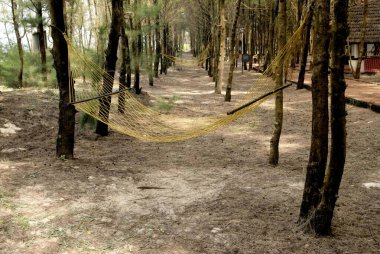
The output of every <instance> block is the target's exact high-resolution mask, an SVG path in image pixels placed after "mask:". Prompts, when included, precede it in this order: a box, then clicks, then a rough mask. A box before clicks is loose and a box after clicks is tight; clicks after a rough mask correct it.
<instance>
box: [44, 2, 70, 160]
mask: <svg viewBox="0 0 380 254" xmlns="http://www.w3.org/2000/svg"><path fill="white" fill-rule="evenodd" d="M63 7H64V1H63V0H50V1H49V9H50V18H51V24H52V25H53V26H54V27H55V28H53V29H52V31H51V33H52V38H53V50H52V53H53V58H54V67H55V69H56V73H57V82H58V88H59V120H58V137H57V145H56V152H57V157H59V158H66V159H69V158H73V157H74V133H75V112H76V111H75V108H74V106H73V105H71V104H69V103H70V92H71V91H70V86H69V70H68V69H69V66H68V63H69V60H68V50H67V43H66V41H65V39H64V38H63V35H62V33H61V32H60V31H65V30H66V29H65V21H64V14H63V9H64V8H63ZM58 29H59V30H58ZM73 89H74V88H73ZM72 93H74V92H73V91H72Z"/></svg>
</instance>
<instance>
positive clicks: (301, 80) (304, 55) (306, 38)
mask: <svg viewBox="0 0 380 254" xmlns="http://www.w3.org/2000/svg"><path fill="white" fill-rule="evenodd" d="M313 15H314V5H312V6H311V7H310V12H309V17H308V19H307V21H306V27H305V32H304V41H303V47H302V56H301V64H300V73H299V75H298V82H297V89H303V88H304V83H305V73H306V65H307V56H308V55H309V47H310V31H311V24H312V22H313Z"/></svg>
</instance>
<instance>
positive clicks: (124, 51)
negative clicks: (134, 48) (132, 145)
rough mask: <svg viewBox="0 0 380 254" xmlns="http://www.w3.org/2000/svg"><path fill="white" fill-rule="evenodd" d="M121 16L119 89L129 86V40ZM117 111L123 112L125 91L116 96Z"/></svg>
mask: <svg viewBox="0 0 380 254" xmlns="http://www.w3.org/2000/svg"><path fill="white" fill-rule="evenodd" d="M120 8H122V9H121V12H122V13H123V9H124V8H123V6H121V7H120ZM120 18H121V21H120V22H121V27H120V44H121V45H120V47H121V64H120V77H119V84H120V88H119V89H120V90H123V89H125V88H130V87H131V56H130V52H129V41H128V37H127V34H126V31H125V19H124V17H120ZM118 111H119V112H120V113H122V114H123V113H125V93H120V94H119V98H118Z"/></svg>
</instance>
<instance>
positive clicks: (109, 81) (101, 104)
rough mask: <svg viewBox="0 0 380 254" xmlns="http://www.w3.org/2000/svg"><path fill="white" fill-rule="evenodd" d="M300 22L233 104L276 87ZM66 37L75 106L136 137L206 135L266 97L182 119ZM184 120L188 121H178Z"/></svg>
mask: <svg viewBox="0 0 380 254" xmlns="http://www.w3.org/2000/svg"><path fill="white" fill-rule="evenodd" d="M305 20H306V19H305ZM304 24H305V22H303V23H302V24H301V25H300V27H299V28H298V29H297V31H296V32H295V33H294V34H293V35H292V37H291V38H290V39H289V40H288V42H287V44H286V46H285V47H284V48H283V50H281V52H280V53H279V54H278V55H277V57H276V58H275V59H274V60H273V61H272V63H271V65H270V66H269V67H268V69H267V70H266V71H265V73H264V74H263V75H260V76H259V78H256V79H254V80H252V86H251V88H250V89H248V90H247V91H246V92H245V94H244V95H240V96H239V98H237V97H234V98H235V99H234V101H235V104H236V107H239V106H241V105H245V104H247V103H248V102H250V101H252V100H254V99H257V98H260V97H262V96H265V95H266V94H268V93H271V92H272V91H274V90H275V89H276V88H278V85H277V87H276V84H275V82H274V81H273V75H274V73H276V70H277V68H283V66H287V63H289V60H290V59H291V57H292V56H293V55H294V52H296V50H298V48H299V46H300V44H301V42H302V39H301V38H302V31H303V27H304ZM65 39H66V41H67V44H68V49H69V61H70V73H71V77H70V80H71V82H70V88H71V89H74V88H75V96H71V103H73V104H74V105H75V107H76V109H77V110H78V111H82V112H84V113H86V114H88V115H90V116H92V117H94V118H95V119H97V120H98V121H101V122H103V123H105V124H107V125H108V126H109V127H110V128H112V129H114V130H116V131H118V132H121V133H123V134H126V135H129V136H132V137H135V138H138V139H140V140H144V141H149V142H176V141H182V140H187V139H190V138H195V137H199V136H202V135H206V134H208V133H210V132H213V131H215V130H217V129H219V128H221V127H223V126H225V125H227V124H229V123H231V122H233V121H234V120H236V119H238V118H240V117H242V116H243V115H246V114H248V113H250V112H252V111H254V110H255V109H257V108H258V107H259V105H260V104H261V103H263V102H264V101H265V100H266V99H268V97H270V96H266V97H264V98H262V99H260V100H258V101H257V102H255V103H252V104H250V105H249V106H246V107H244V108H242V109H241V110H238V111H237V112H235V113H233V114H231V115H227V114H220V115H214V116H210V117H202V118H186V119H184V118H183V117H182V118H181V117H179V116H176V115H174V114H165V113H160V112H158V111H157V110H154V109H153V108H152V107H149V106H146V105H144V104H143V103H141V102H140V101H139V100H138V99H137V98H136V96H135V95H134V94H133V93H132V92H131V91H129V90H127V89H125V88H124V87H123V86H122V85H120V84H119V83H118V82H116V81H115V79H114V78H113V77H111V76H110V75H108V74H107V73H106V72H105V71H104V69H103V68H102V67H101V66H98V65H97V64H96V63H95V62H94V61H92V60H91V59H90V58H89V57H87V56H86V55H85V54H84V53H83V52H82V51H81V50H79V49H78V48H76V47H75V46H74V45H73V43H72V42H71V41H70V40H69V39H68V37H67V36H65ZM205 57H206V56H205V55H203V54H202V55H201V59H195V60H193V61H194V63H195V64H198V63H199V61H203V60H204V59H205ZM168 58H169V56H168ZM171 60H173V61H175V62H176V65H181V64H183V65H184V67H186V66H188V63H185V61H181V60H180V59H175V58H174V57H171ZM74 86H75V87H74ZM115 91H117V92H115ZM71 94H74V93H71ZM184 122H185V123H186V124H181V123H184ZM178 123H179V124H178Z"/></svg>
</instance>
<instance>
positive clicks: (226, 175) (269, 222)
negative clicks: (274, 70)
mask: <svg viewBox="0 0 380 254" xmlns="http://www.w3.org/2000/svg"><path fill="white" fill-rule="evenodd" d="M253 75H256V74H253V73H248V72H245V74H244V75H242V74H241V73H240V72H237V73H236V82H237V83H240V84H243V85H241V86H239V87H238V88H237V89H238V90H239V89H240V90H244V89H245V88H246V87H247V86H248V84H249V83H250V80H251V79H252V76H253ZM143 89H144V90H145V91H147V92H148V94H149V96H151V97H152V98H156V99H157V98H159V97H165V96H169V97H170V96H174V95H175V96H177V98H178V97H179V98H178V100H177V106H178V107H177V108H174V109H172V110H171V112H170V113H173V114H182V115H183V116H187V115H191V114H192V113H191V112H194V111H199V110H203V112H202V114H204V113H205V111H208V112H209V113H211V114H213V113H215V112H226V111H227V110H226V108H229V107H230V106H228V107H226V108H221V107H219V108H218V109H212V107H200V105H201V104H202V103H203V105H214V104H215V105H216V104H218V103H219V105H223V104H224V103H223V102H221V101H222V96H218V95H213V93H212V90H213V84H212V83H211V80H210V79H209V78H208V77H207V76H206V75H205V73H204V72H203V71H201V70H182V71H171V72H170V73H169V74H168V76H166V77H162V78H160V79H159V80H158V81H157V82H156V86H155V87H153V88H148V87H146V86H144V88H143ZM235 90H236V89H235ZM191 91H197V92H191ZM207 102H209V104H207ZM57 103H58V100H57V92H56V91H54V90H44V91H42V90H39V91H37V90H32V89H24V90H18V91H6V92H2V93H1V94H0V128H2V129H1V130H3V131H2V134H0V135H1V136H0V253H33V254H34V253H235V254H237V253H308V254H311V253H380V252H379V250H380V243H379V241H380V156H379V155H380V145H379V140H380V115H379V114H376V113H374V112H372V111H370V110H367V109H361V108H356V107H352V106H348V146H347V148H348V151H347V163H346V171H345V175H344V179H343V182H342V187H341V192H340V197H339V200H338V204H337V208H336V213H335V218H334V223H333V224H334V225H333V231H334V235H333V236H332V237H314V236H312V235H305V234H303V233H302V232H301V231H300V230H299V228H298V227H297V224H296V222H297V217H298V211H299V206H300V202H301V197H302V189H303V182H304V178H305V168H306V165H307V160H308V153H309V146H310V123H311V94H310V92H308V91H306V90H305V91H296V90H295V89H294V88H290V89H288V90H286V92H285V122H284V130H283V136H282V139H281V161H280V165H279V166H278V167H276V168H273V167H271V166H269V165H268V163H267V160H268V145H269V139H270V137H271V133H272V128H273V127H272V126H273V99H270V100H268V101H266V102H265V103H264V104H262V106H261V107H260V108H259V109H258V110H257V111H255V112H254V113H253V114H251V115H248V116H246V117H244V118H243V119H240V120H238V121H236V122H235V123H233V124H231V125H230V126H228V127H226V128H224V129H221V130H219V131H217V132H215V133H213V134H210V135H208V136H205V137H200V138H196V139H192V140H188V141H184V142H178V143H145V142H141V141H139V140H136V139H133V138H130V137H128V136H124V135H121V134H119V133H117V132H111V135H110V136H109V137H105V138H97V137H96V136H95V134H93V131H92V130H90V129H84V130H83V129H82V130H80V129H79V128H78V131H77V136H76V150H75V154H76V159H75V160H72V161H69V160H62V159H56V158H55V138H56V132H57ZM141 187H154V188H141Z"/></svg>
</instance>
